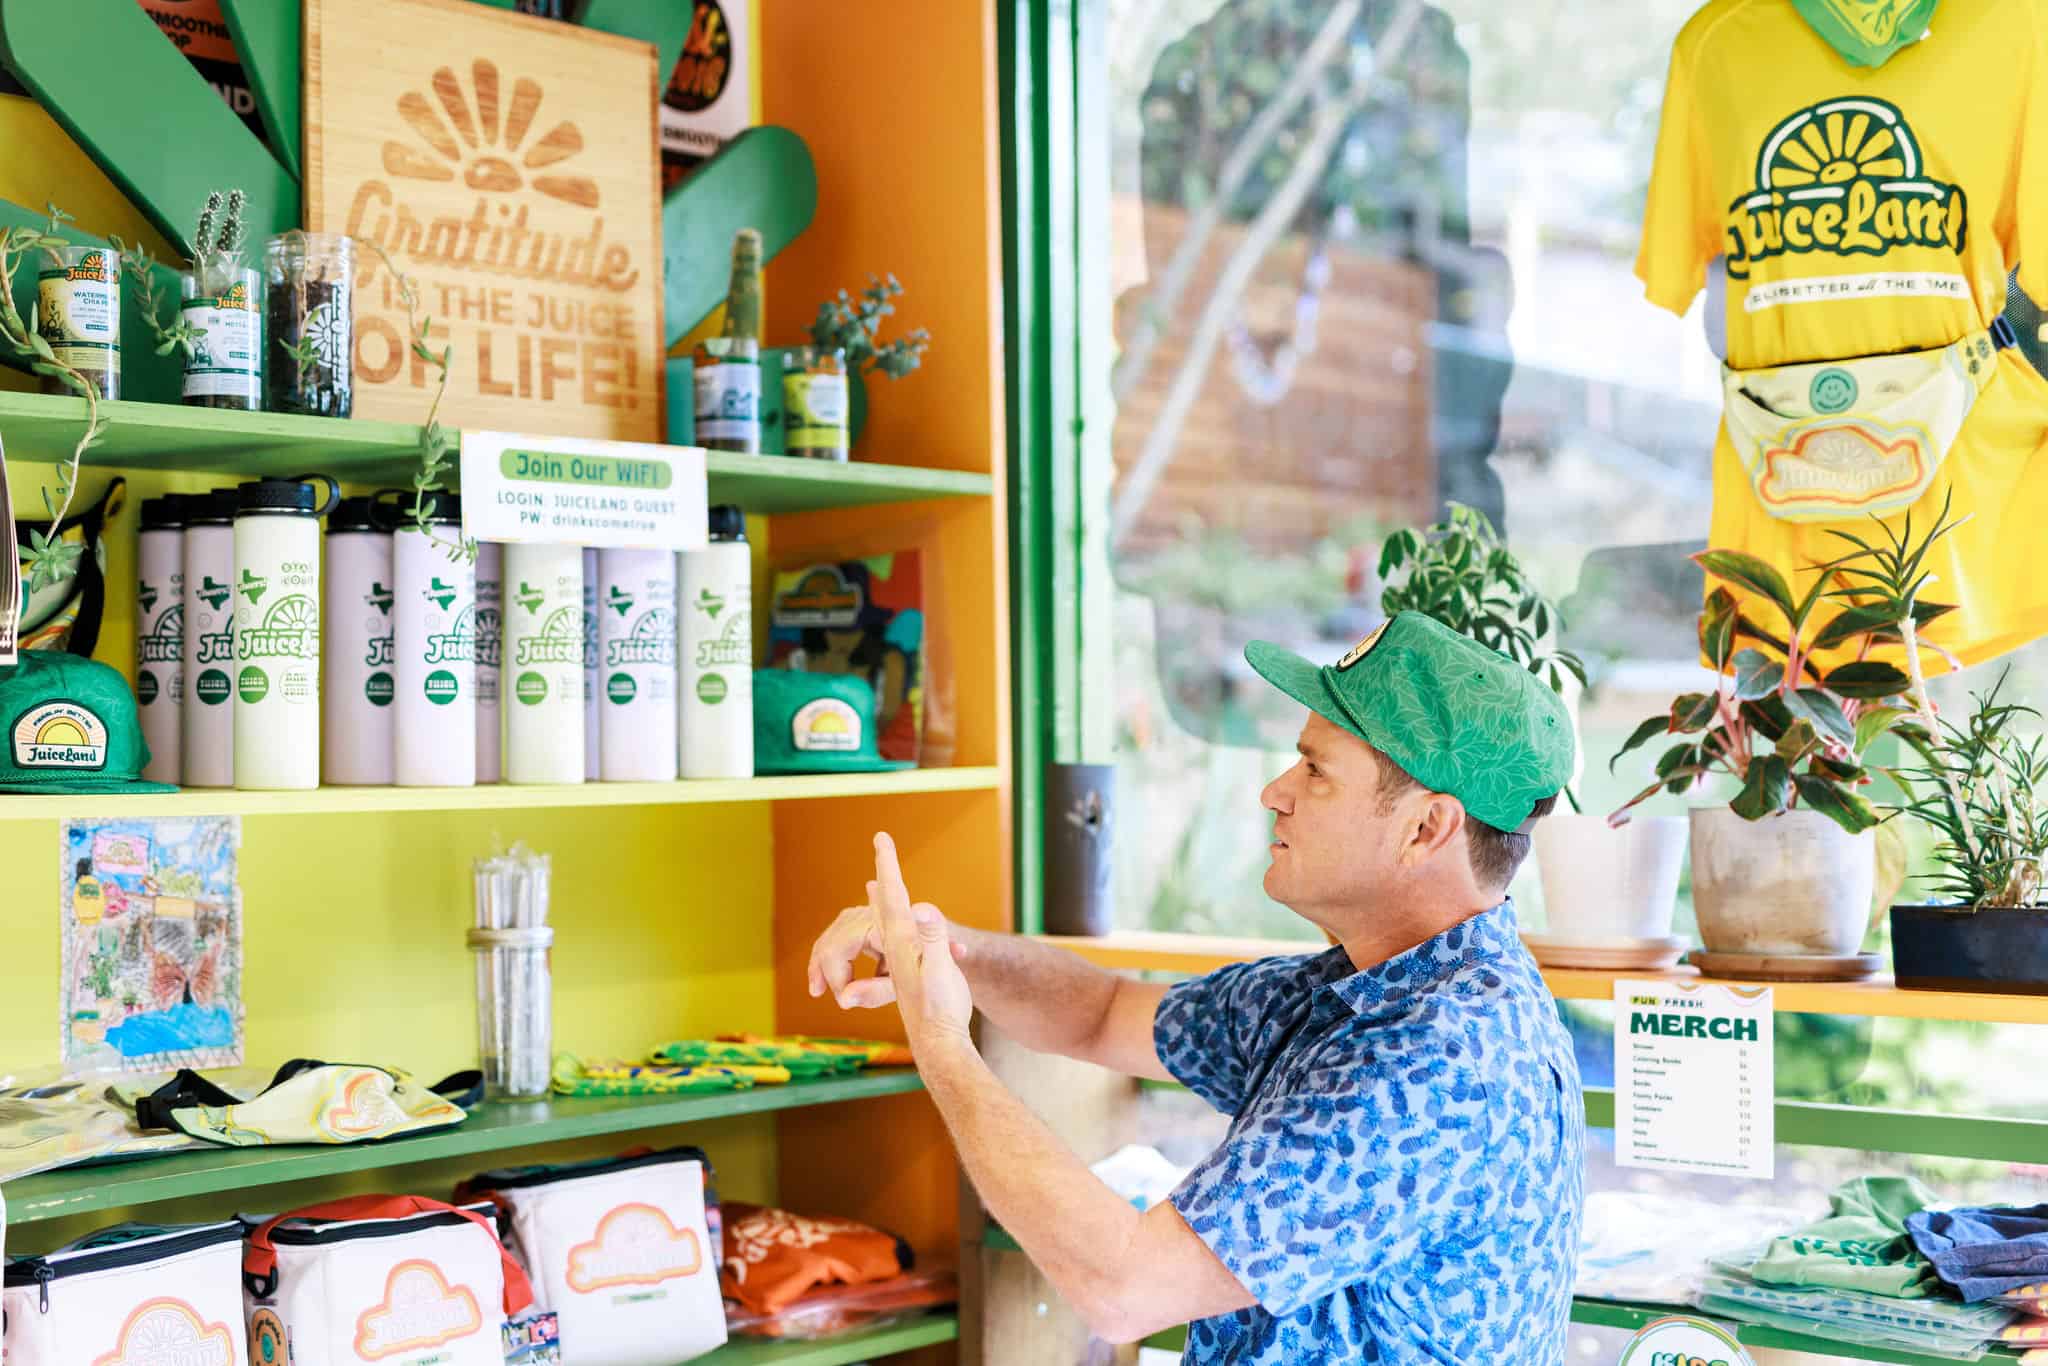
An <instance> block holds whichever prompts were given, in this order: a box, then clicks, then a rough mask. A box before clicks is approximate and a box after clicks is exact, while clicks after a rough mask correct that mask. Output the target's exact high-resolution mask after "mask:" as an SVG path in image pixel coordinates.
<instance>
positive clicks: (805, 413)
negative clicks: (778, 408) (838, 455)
mask: <svg viewBox="0 0 2048 1366" xmlns="http://www.w3.org/2000/svg"><path fill="white" fill-rule="evenodd" d="M782 411H783V418H782V420H783V423H784V425H785V426H786V427H787V428H788V431H789V438H788V440H789V445H790V446H791V447H817V446H824V447H831V448H835V449H836V448H839V447H843V446H845V445H846V376H844V375H812V374H806V373H804V372H802V371H797V372H795V373H793V374H787V375H784V376H783V377H782Z"/></svg>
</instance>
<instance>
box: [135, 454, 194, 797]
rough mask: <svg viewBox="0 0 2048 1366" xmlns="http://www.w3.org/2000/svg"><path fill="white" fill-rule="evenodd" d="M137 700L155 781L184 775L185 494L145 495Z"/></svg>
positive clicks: (139, 550) (146, 770)
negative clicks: (160, 496) (146, 496)
mask: <svg viewBox="0 0 2048 1366" xmlns="http://www.w3.org/2000/svg"><path fill="white" fill-rule="evenodd" d="M136 541H137V546H136V584H135V701H136V706H137V711H138V712H139V713H140V716H141V720H142V739H143V741H144V743H146V744H147V745H148V746H149V763H148V764H147V765H145V766H144V767H143V770H142V776H143V777H145V778H147V779H149V781H151V782H153V783H177V782H181V781H183V777H182V775H183V773H184V766H185V763H184V736H183V729H184V728H183V726H182V725H181V724H180V722H181V721H182V720H183V719H184V718H183V713H184V708H185V495H184V494H182V493H171V494H166V495H164V496H163V497H162V498H145V499H143V500H142V530H141V533H140V534H139V535H138V536H137V537H136Z"/></svg>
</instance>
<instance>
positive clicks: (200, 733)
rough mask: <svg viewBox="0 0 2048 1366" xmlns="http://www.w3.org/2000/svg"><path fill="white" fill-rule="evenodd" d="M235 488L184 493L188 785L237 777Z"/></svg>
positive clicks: (226, 783)
mask: <svg viewBox="0 0 2048 1366" xmlns="http://www.w3.org/2000/svg"><path fill="white" fill-rule="evenodd" d="M234 594H235V491H234V490H233V489H215V490H214V491H213V492H211V493H195V494H191V495H189V496H188V497H187V498H186V500H185V697H186V699H187V703H188V705H187V706H186V708H185V716H184V720H183V722H182V728H183V731H184V734H183V735H182V736H181V737H180V740H181V748H182V749H183V750H184V764H183V765H182V767H183V769H184V776H183V779H182V781H183V782H184V784H185V786H186V787H233V786H234V785H235V603H234Z"/></svg>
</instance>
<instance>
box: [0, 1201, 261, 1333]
mask: <svg viewBox="0 0 2048 1366" xmlns="http://www.w3.org/2000/svg"><path fill="white" fill-rule="evenodd" d="M241 1260H242V1225H241V1224H240V1223H239V1222H237V1221H235V1220H232V1219H230V1220H228V1221H227V1222H225V1223H219V1224H198V1225H191V1226H187V1227H182V1228H180V1227H164V1226H161V1225H144V1224H120V1225H116V1226H115V1227H113V1228H109V1229H103V1230H101V1231H100V1232H98V1233H93V1234H89V1235H87V1236H86V1237H84V1238H81V1239H79V1240H78V1241H77V1242H75V1243H71V1244H68V1245H66V1246H65V1247H63V1248H61V1249H59V1250H58V1251H56V1252H52V1253H49V1254H47V1255H45V1256H41V1257H22V1258H17V1259H16V1260H15V1261H13V1262H10V1263H9V1264H8V1266H7V1271H6V1274H5V1277H4V1284H5V1288H4V1289H0V1304H4V1306H5V1309H6V1321H7V1332H6V1338H5V1340H4V1353H5V1356H6V1359H7V1366H76V1364H77V1363H83V1362H91V1363H93V1366H155V1363H158V1362H177V1363H179V1364H180V1366H185V1364H186V1363H190V1366H247V1363H248V1360H249V1356H248V1351H247V1347H246V1338H245V1336H244V1333H243V1324H242V1283H241V1276H240V1274H239V1273H240V1265H241Z"/></svg>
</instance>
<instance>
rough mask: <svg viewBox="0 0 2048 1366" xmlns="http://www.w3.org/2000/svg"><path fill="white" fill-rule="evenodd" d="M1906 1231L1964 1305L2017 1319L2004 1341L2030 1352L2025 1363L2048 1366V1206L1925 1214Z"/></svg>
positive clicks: (2002, 1333)
mask: <svg viewBox="0 0 2048 1366" xmlns="http://www.w3.org/2000/svg"><path fill="white" fill-rule="evenodd" d="M1907 1228H1908V1230H1909V1231H1910V1233H1911V1235H1912V1239H1913V1246H1914V1248H1915V1249H1916V1250H1918V1251H1919V1253H1920V1254H1921V1255H1922V1256H1924V1257H1925V1258H1927V1260H1928V1262H1929V1263H1931V1264H1932V1265H1933V1267H1934V1270H1935V1273H1936V1274H1937V1275H1939V1276H1940V1277H1941V1279H1942V1280H1943V1281H1944V1282H1946V1283H1947V1284H1948V1285H1950V1286H1952V1287H1954V1289H1955V1291H1956V1293H1957V1294H1959V1295H1961V1296H1962V1297H1963V1299H1965V1300H1966V1301H1969V1302H1970V1303H1973V1304H1986V1305H1994V1306H1999V1307H2002V1308H2004V1309H2006V1310H2008V1311H2009V1312H2011V1313H2012V1314H2014V1315H2015V1317H2014V1319H2013V1321H2012V1322H2011V1323H2010V1324H2008V1325H2007V1326H2006V1327H2005V1328H2004V1329H2002V1330H2001V1331H2000V1332H1999V1334H1998V1340H1999V1342H2001V1343H2002V1344H2004V1345H2007V1346H2012V1347H2026V1348H2029V1349H2030V1350H2028V1351H2027V1352H2026V1354H2025V1355H2023V1356H2022V1357H2021V1358H2020V1360H2021V1361H2023V1362H2026V1363H2029V1364H2030V1366H2048V1205H2033V1206H2029V1207H2027V1208H2024V1209H2019V1208H2013V1207H2010V1206H1984V1207H1976V1208H1966V1209H1948V1210H1926V1211H1923V1212H1921V1213H1918V1214H1915V1215H1914V1216H1913V1217H1912V1218H1911V1219H1909V1220H1908V1221H1907Z"/></svg>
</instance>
